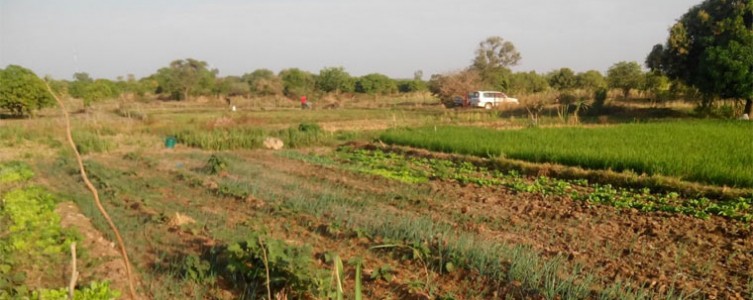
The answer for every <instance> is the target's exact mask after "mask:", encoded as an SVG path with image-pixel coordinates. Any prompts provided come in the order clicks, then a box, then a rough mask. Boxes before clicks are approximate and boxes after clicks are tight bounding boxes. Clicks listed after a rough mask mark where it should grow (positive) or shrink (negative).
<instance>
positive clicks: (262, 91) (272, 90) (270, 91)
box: [241, 69, 283, 96]
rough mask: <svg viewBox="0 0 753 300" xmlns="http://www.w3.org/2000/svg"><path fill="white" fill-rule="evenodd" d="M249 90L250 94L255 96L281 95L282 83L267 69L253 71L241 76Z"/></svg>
mask: <svg viewBox="0 0 753 300" xmlns="http://www.w3.org/2000/svg"><path fill="white" fill-rule="evenodd" d="M241 79H243V81H245V82H246V83H247V84H248V86H249V87H250V89H251V93H253V94H255V95H257V96H271V95H281V94H282V93H283V83H282V80H281V79H280V77H278V76H277V75H275V73H274V72H272V71H271V70H267V69H258V70H254V71H253V72H251V73H246V74H243V76H241Z"/></svg>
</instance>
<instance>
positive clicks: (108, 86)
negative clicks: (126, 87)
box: [80, 79, 120, 107]
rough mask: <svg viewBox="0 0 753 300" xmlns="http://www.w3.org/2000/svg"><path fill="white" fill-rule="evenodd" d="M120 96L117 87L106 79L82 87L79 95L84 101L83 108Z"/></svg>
mask: <svg viewBox="0 0 753 300" xmlns="http://www.w3.org/2000/svg"><path fill="white" fill-rule="evenodd" d="M118 95H120V92H119V90H118V87H117V85H116V84H115V83H114V82H112V81H110V80H107V79H97V80H94V81H93V82H91V83H89V84H87V85H85V86H84V90H83V91H82V94H81V95H80V97H81V99H83V100H84V107H89V106H91V104H92V103H94V102H99V101H102V100H105V99H109V98H114V97H117V96H118Z"/></svg>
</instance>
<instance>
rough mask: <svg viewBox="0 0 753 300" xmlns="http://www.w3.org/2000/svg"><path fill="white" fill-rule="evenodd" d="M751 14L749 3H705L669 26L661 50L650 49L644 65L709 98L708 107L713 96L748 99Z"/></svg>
mask: <svg viewBox="0 0 753 300" xmlns="http://www.w3.org/2000/svg"><path fill="white" fill-rule="evenodd" d="M752 15H753V3H751V2H749V1H727V0H706V1H703V3H701V4H699V5H696V6H693V7H692V8H690V10H688V12H687V13H685V14H684V15H683V16H682V17H681V18H680V19H679V20H678V21H677V23H675V25H674V26H672V28H671V29H670V32H669V38H668V39H667V42H666V44H665V46H663V47H659V46H660V45H657V46H654V49H653V50H652V52H651V54H650V55H649V58H648V59H647V63H649V62H650V63H651V65H649V67H650V68H652V69H657V68H659V69H661V70H662V71H663V72H664V73H665V74H667V75H669V77H670V78H673V79H679V80H681V81H683V82H685V83H687V84H688V85H690V86H693V87H696V88H698V89H699V90H700V91H701V92H702V93H704V94H706V95H707V96H710V97H707V98H708V99H707V101H706V102H707V103H705V104H706V105H710V102H711V101H712V100H713V97H714V96H718V97H722V98H734V99H751V98H753V31H752V30H751V29H753V18H752V17H751V16H752ZM748 104H749V105H750V101H749V102H748Z"/></svg>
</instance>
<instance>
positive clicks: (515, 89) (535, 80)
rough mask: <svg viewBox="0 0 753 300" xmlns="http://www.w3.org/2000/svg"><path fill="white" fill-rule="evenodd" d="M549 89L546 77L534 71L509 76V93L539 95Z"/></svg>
mask: <svg viewBox="0 0 753 300" xmlns="http://www.w3.org/2000/svg"><path fill="white" fill-rule="evenodd" d="M547 89H549V82H548V81H547V79H546V77H545V76H543V75H540V74H538V73H536V72H534V71H531V72H518V73H514V74H512V76H510V85H509V87H508V90H509V92H510V93H517V94H520V93H540V92H543V91H546V90H547Z"/></svg>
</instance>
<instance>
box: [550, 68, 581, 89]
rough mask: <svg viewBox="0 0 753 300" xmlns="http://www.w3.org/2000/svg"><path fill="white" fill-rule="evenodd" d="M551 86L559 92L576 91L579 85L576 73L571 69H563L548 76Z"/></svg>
mask: <svg viewBox="0 0 753 300" xmlns="http://www.w3.org/2000/svg"><path fill="white" fill-rule="evenodd" d="M547 77H548V80H549V86H551V87H552V88H554V89H556V90H559V91H566V90H571V89H574V88H575V87H576V85H577V83H578V81H577V78H576V77H575V72H573V70H571V69H570V68H562V69H559V70H555V71H552V72H551V73H549V74H547Z"/></svg>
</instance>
